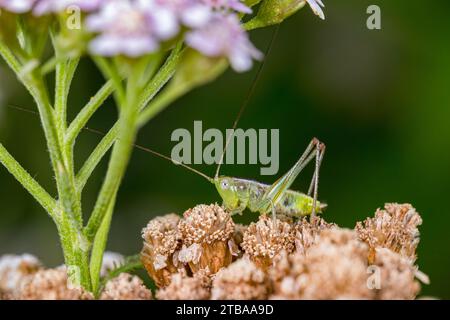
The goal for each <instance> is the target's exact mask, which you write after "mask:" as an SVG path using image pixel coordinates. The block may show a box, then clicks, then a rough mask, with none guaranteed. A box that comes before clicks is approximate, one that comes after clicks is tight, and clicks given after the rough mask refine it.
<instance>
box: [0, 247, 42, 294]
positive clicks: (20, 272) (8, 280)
mask: <svg viewBox="0 0 450 320" xmlns="http://www.w3.org/2000/svg"><path fill="white" fill-rule="evenodd" d="M40 268H41V263H40V261H39V260H38V259H37V258H36V257H35V256H32V255H30V254H23V255H20V256H16V255H4V256H2V257H0V297H1V298H2V300H6V299H10V298H12V297H14V295H15V294H16V291H17V288H19V287H20V285H21V283H22V281H23V280H24V278H26V277H27V276H29V275H31V274H33V273H35V272H37V271H38V270H39V269H40Z"/></svg>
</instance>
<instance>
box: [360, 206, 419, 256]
mask: <svg viewBox="0 0 450 320" xmlns="http://www.w3.org/2000/svg"><path fill="white" fill-rule="evenodd" d="M421 224H422V218H421V217H420V215H419V214H418V213H417V212H416V210H415V209H414V208H413V207H412V206H411V205H410V204H396V203H391V204H386V205H385V210H380V209H378V210H377V211H376V212H375V217H374V218H368V219H366V220H365V221H364V222H358V223H357V225H356V227H355V229H356V232H357V233H358V236H359V238H360V239H361V240H362V241H364V242H366V243H367V244H368V245H369V247H370V249H371V253H370V256H369V262H370V263H372V262H373V261H374V260H375V256H374V255H375V252H376V248H388V249H390V250H392V251H394V252H398V253H400V254H401V255H403V256H405V257H407V258H409V259H411V261H412V262H414V261H415V260H416V249H417V246H418V244H419V241H420V238H419V236H420V233H419V230H418V226H419V225H421Z"/></svg>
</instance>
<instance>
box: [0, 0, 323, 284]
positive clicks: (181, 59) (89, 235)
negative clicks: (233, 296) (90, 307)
mask: <svg viewBox="0 0 450 320" xmlns="http://www.w3.org/2000/svg"><path fill="white" fill-rule="evenodd" d="M308 1H313V0H308ZM315 1H316V2H317V1H318V3H319V4H321V2H320V1H319V0H315ZM69 2H70V4H71V5H77V6H78V7H79V9H80V10H81V12H82V14H81V15H80V19H81V20H82V21H80V28H78V29H74V30H72V29H71V28H70V27H69V20H70V19H73V17H71V16H70V14H69V13H68V11H66V9H67V8H66V5H67V2H66V1H61V0H23V1H20V2H17V1H12V0H0V10H1V11H2V12H1V14H2V15H1V17H0V56H1V57H2V58H3V60H4V61H5V62H6V64H7V65H8V66H9V68H10V69H11V70H12V71H13V72H14V73H15V74H16V76H17V78H18V80H19V81H20V82H21V83H22V84H23V85H24V87H25V88H26V89H27V91H28V92H29V93H30V95H31V96H32V98H33V99H34V101H35V104H36V106H37V110H38V113H39V117H40V121H41V125H42V128H43V131H44V134H45V139H46V142H47V149H48V153H49V157H50V163H51V166H52V170H53V173H54V177H55V184H56V189H57V196H56V197H55V198H53V197H52V196H50V195H49V194H48V192H47V191H46V190H45V189H44V188H42V186H40V184H39V183H38V182H37V181H36V180H35V179H34V178H33V177H31V176H30V174H29V173H28V172H27V171H26V169H25V168H23V167H22V166H21V165H20V164H19V162H18V161H17V160H16V159H14V157H13V156H12V155H11V154H10V153H9V152H8V150H7V149H6V148H5V147H4V146H3V145H2V144H0V162H1V163H2V165H3V166H4V167H5V168H6V169H7V170H8V171H9V172H10V173H11V174H12V175H13V176H14V177H15V178H16V180H17V181H18V182H19V183H21V184H22V185H23V187H24V188H25V189H26V190H27V191H28V192H29V193H30V194H31V195H32V196H33V197H34V198H35V199H36V201H37V202H38V203H39V204H40V205H41V206H42V207H43V208H44V209H45V211H47V213H48V214H49V215H50V217H51V218H52V219H53V221H54V222H55V224H56V227H57V230H58V233H59V237H60V242H61V247H62V249H63V252H64V259H65V265H66V269H67V274H68V280H69V281H70V283H71V284H72V285H73V286H75V287H83V289H84V290H87V291H90V292H94V293H98V292H99V288H100V283H101V281H100V269H101V265H102V259H103V253H104V251H105V248H106V243H107V238H108V233H109V228H110V223H111V219H112V215H113V212H114V208H115V203H116V199H117V193H118V191H119V188H120V185H121V182H122V180H123V178H124V176H125V172H126V169H127V166H128V163H129V162H130V159H131V155H132V150H133V146H134V142H135V139H136V135H137V133H138V131H139V129H140V128H141V127H142V126H144V125H145V124H147V123H148V122H149V121H150V120H152V119H153V118H154V117H155V116H156V115H158V114H159V113H160V112H162V111H163V110H164V109H165V108H167V107H168V106H170V105H171V104H172V103H173V102H174V101H176V100H177V99H179V98H180V97H181V96H183V95H185V94H187V93H188V92H190V91H191V90H193V89H195V88H197V87H199V86H201V85H204V84H206V83H208V82H211V81H213V80H215V79H216V78H217V77H218V76H220V75H221V74H222V73H223V72H224V71H225V70H226V69H227V67H228V66H229V65H230V66H231V67H232V68H233V69H234V70H235V71H238V72H243V71H247V70H249V69H250V68H251V67H252V64H253V60H260V59H261V58H262V54H261V53H260V52H259V51H258V50H257V49H256V48H255V47H254V46H253V44H252V43H251V41H250V39H249V36H248V34H247V33H246V30H250V29H254V28H257V27H262V26H265V25H267V24H259V25H256V24H253V25H252V23H251V21H252V20H251V21H250V22H249V23H247V24H246V25H243V24H242V23H241V21H242V19H243V18H245V16H246V15H248V14H250V13H251V12H252V10H251V9H250V7H252V6H253V5H255V4H256V3H257V2H259V1H258V0H256V1H247V2H243V1H241V0H223V1H220V2H217V1H209V0H180V1H176V2H166V1H161V0H155V1H146V0H109V1H103V0H92V1H86V0H71V1H69ZM262 2H263V3H262V5H263V6H262V7H264V3H268V2H271V0H263V1H262ZM313 2H314V1H313ZM316 2H314V3H316ZM310 5H311V3H310ZM265 6H266V7H267V5H265ZM319 9H320V7H319ZM292 13H293V12H291V11H290V12H289V14H292ZM73 22H74V21H73V20H70V23H73ZM49 39H51V40H52V41H48V40H49ZM48 42H50V44H51V49H52V50H53V56H51V57H49V58H47V57H46V58H45V59H44V56H43V55H44V52H46V50H45V49H46V47H47V46H49V44H48ZM83 55H87V56H89V57H90V58H91V59H92V60H93V61H94V62H95V63H96V65H97V67H98V69H99V70H100V72H101V73H102V74H103V75H104V77H105V79H106V81H105V84H104V85H103V86H102V87H101V88H100V89H99V91H98V92H97V93H96V94H95V95H94V96H93V97H92V98H91V99H90V101H89V102H88V103H87V104H86V105H85V106H84V107H83V108H82V109H81V111H80V112H79V113H78V114H77V115H76V116H75V118H74V119H73V120H72V121H71V122H69V121H68V119H67V113H68V112H67V111H68V106H69V93H70V89H71V85H72V81H73V79H74V76H75V74H76V71H77V67H78V64H79V61H80V59H81V58H82V56H83ZM164 59H165V60H164ZM162 61H164V62H163V63H162ZM51 73H54V74H55V77H54V79H55V80H54V81H55V83H54V88H55V91H54V93H53V94H50V92H49V91H48V88H47V85H46V83H47V81H48V79H47V76H48V75H49V74H51ZM111 95H112V96H114V98H115V101H116V104H117V110H118V115H119V116H118V119H117V121H116V123H115V124H114V125H113V126H112V128H111V129H110V130H109V131H108V133H107V134H106V136H105V137H104V138H103V139H102V140H101V141H100V143H99V144H98V145H97V147H96V148H95V149H94V150H93V151H92V153H91V154H90V156H89V157H88V159H87V160H86V162H85V163H84V164H83V166H82V167H81V169H80V171H79V172H75V163H74V147H75V143H76V140H77V138H78V136H79V135H80V133H81V132H82V130H83V128H85V126H86V125H87V123H88V122H89V120H90V119H91V117H92V116H93V115H94V114H95V112H96V111H97V110H98V109H99V108H100V107H101V106H102V105H103V103H104V102H105V101H106V99H107V98H108V97H110V96H111ZM110 148H113V150H112V154H111V157H110V159H109V164H108V169H107V172H106V175H105V179H104V181H103V184H102V187H101V189H100V191H99V193H98V197H97V200H96V203H95V206H94V208H93V209H92V212H91V215H90V216H89V219H88V221H87V222H85V221H83V212H82V192H83V189H84V186H85V185H86V183H87V181H88V179H89V178H90V176H91V175H92V173H93V172H94V170H95V169H96V167H97V165H98V163H99V162H100V161H101V159H102V158H103V157H104V156H105V155H106V153H107V151H108V150H109V149H110ZM228 260H230V261H229V262H231V258H229V259H228ZM228 260H227V261H228Z"/></svg>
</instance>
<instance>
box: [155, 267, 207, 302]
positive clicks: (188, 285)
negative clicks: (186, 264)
mask: <svg viewBox="0 0 450 320" xmlns="http://www.w3.org/2000/svg"><path fill="white" fill-rule="evenodd" d="M210 296H211V279H210V275H209V273H208V271H207V270H201V271H199V272H197V273H196V274H194V276H192V277H189V276H187V274H186V272H185V271H182V272H179V273H176V274H174V275H172V281H171V283H170V284H169V285H168V286H167V287H165V288H162V289H160V290H158V292H157V293H156V298H157V299H159V300H208V299H209V298H210Z"/></svg>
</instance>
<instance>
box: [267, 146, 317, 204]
mask: <svg viewBox="0 0 450 320" xmlns="http://www.w3.org/2000/svg"><path fill="white" fill-rule="evenodd" d="M320 144H321V143H320V141H319V140H318V139H316V138H314V139H312V140H311V142H310V143H309V145H308V147H307V148H306V149H305V152H304V153H303V155H302V156H301V157H300V159H299V160H298V161H297V163H296V164H295V165H294V166H293V167H292V168H291V169H290V170H289V171H288V172H287V173H286V174H285V175H283V176H282V177H281V178H280V179H278V180H277V181H276V182H275V183H274V184H272V185H271V186H270V188H269V189H268V190H267V191H266V193H265V195H264V197H263V201H262V204H261V207H262V208H264V207H266V206H267V205H268V203H269V202H271V203H272V204H273V205H274V206H276V205H277V203H278V202H279V201H280V200H281V198H282V195H283V194H284V193H285V192H286V191H287V190H288V189H289V188H290V187H291V185H292V183H293V182H294V181H295V179H296V178H297V176H298V175H299V174H300V172H302V171H303V169H304V168H305V167H306V166H307V165H308V164H309V163H310V162H311V161H312V160H314V159H315V158H317V152H318V148H317V146H318V145H320Z"/></svg>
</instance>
